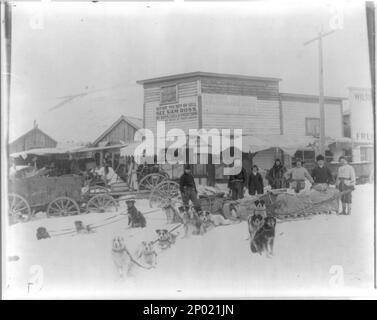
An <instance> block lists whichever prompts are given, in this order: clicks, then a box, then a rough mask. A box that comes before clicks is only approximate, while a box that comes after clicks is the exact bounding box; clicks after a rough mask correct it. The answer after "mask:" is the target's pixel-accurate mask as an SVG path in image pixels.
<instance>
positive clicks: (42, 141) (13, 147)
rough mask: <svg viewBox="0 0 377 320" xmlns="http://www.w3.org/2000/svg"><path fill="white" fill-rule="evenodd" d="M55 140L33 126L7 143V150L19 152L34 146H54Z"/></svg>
mask: <svg viewBox="0 0 377 320" xmlns="http://www.w3.org/2000/svg"><path fill="white" fill-rule="evenodd" d="M56 145H57V142H56V141H55V140H53V139H51V138H50V137H49V136H48V135H47V134H45V133H43V132H42V131H41V130H39V129H38V128H35V129H33V130H31V131H29V132H28V133H26V134H25V135H23V136H22V137H20V138H18V139H17V140H15V141H14V142H12V143H11V144H10V145H9V152H10V153H15V152H21V151H26V150H30V149H36V148H55V147H56Z"/></svg>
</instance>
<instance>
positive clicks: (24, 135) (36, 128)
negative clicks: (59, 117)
mask: <svg viewBox="0 0 377 320" xmlns="http://www.w3.org/2000/svg"><path fill="white" fill-rule="evenodd" d="M33 130H38V131H39V132H41V133H43V134H44V135H45V136H47V137H48V138H49V139H51V140H52V141H54V142H55V143H56V144H58V142H57V141H56V140H55V139H53V138H51V136H50V135H48V134H47V133H46V132H44V131H42V130H41V129H39V128H38V127H35V128H32V129H30V130H29V131H27V132H26V133H24V134H23V135H22V136H19V137H18V138H16V139H15V140H13V141H12V142H9V145H11V144H13V143H15V142H17V141H18V140H20V139H22V138H24V137H26V136H27V135H28V134H29V133H30V132H32V131H33Z"/></svg>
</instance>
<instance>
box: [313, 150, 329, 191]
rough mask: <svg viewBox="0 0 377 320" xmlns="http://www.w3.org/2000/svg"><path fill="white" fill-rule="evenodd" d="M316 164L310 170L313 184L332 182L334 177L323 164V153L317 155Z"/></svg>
mask: <svg viewBox="0 0 377 320" xmlns="http://www.w3.org/2000/svg"><path fill="white" fill-rule="evenodd" d="M316 160H317V166H316V167H315V168H314V169H313V171H312V178H313V180H314V183H315V184H318V183H321V184H322V183H325V184H334V178H333V176H332V173H331V171H330V169H329V168H328V167H326V166H325V158H324V156H323V155H321V154H320V155H318V156H317V158H316Z"/></svg>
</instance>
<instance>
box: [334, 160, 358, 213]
mask: <svg viewBox="0 0 377 320" xmlns="http://www.w3.org/2000/svg"><path fill="white" fill-rule="evenodd" d="M339 162H340V164H341V166H340V167H339V169H338V176H337V179H336V186H337V188H338V189H339V191H340V192H345V193H344V194H342V196H341V199H340V200H341V202H342V212H341V214H347V215H349V214H351V204H352V191H353V190H355V184H356V174H355V169H354V168H352V167H351V166H350V165H349V164H348V162H347V160H346V158H345V157H344V156H341V157H340V158H339Z"/></svg>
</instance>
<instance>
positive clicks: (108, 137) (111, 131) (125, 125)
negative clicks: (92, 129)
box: [92, 115, 143, 146]
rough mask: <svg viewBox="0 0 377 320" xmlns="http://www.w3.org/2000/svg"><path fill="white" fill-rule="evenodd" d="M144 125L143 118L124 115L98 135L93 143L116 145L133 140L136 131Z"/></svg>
mask: <svg viewBox="0 0 377 320" xmlns="http://www.w3.org/2000/svg"><path fill="white" fill-rule="evenodd" d="M142 125H143V120H142V119H138V118H134V117H125V116H123V115H122V116H121V117H120V118H119V119H118V120H116V121H115V122H114V123H113V124H112V125H111V126H110V127H109V128H108V129H107V130H105V131H104V132H103V133H102V134H101V135H100V136H98V137H97V138H96V139H95V140H94V141H93V143H92V145H93V146H100V145H116V144H124V143H128V142H133V141H134V136H135V133H136V131H137V130H139V129H141V128H142Z"/></svg>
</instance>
